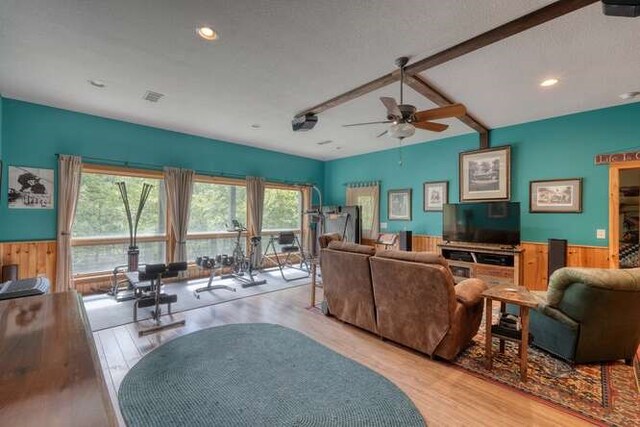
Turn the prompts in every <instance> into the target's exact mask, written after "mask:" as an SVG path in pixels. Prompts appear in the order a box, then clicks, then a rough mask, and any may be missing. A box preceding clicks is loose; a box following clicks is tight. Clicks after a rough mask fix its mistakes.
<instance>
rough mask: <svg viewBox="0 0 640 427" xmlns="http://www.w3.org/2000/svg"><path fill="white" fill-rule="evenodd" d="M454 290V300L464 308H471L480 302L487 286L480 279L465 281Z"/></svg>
mask: <svg viewBox="0 0 640 427" xmlns="http://www.w3.org/2000/svg"><path fill="white" fill-rule="evenodd" d="M454 289H455V291H456V299H457V300H458V301H459V302H460V303H462V304H463V305H465V306H466V307H472V306H474V305H476V304H478V303H479V302H482V293H483V292H484V291H485V290H486V289H487V284H486V283H485V282H483V281H482V280H480V279H466V280H463V281H462V282H460V283H458V284H457V285H456V287H455V288H454Z"/></svg>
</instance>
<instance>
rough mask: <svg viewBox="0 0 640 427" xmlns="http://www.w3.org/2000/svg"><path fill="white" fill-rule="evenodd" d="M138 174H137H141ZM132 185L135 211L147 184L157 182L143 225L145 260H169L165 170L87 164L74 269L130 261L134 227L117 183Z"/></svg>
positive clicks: (100, 270)
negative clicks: (131, 229) (122, 182)
mask: <svg viewBox="0 0 640 427" xmlns="http://www.w3.org/2000/svg"><path fill="white" fill-rule="evenodd" d="M136 174H137V175H138V176H136ZM120 181H124V182H125V183H126V184H127V193H128V195H129V201H130V204H131V210H132V214H133V215H135V211H136V210H137V205H138V200H139V197H140V192H141V190H142V185H143V183H148V184H151V185H152V186H153V189H152V190H151V193H150V194H149V199H148V200H147V204H146V205H145V208H144V210H143V211H142V215H141V217H140V222H139V224H138V247H139V248H140V263H141V264H142V263H156V262H165V258H166V241H167V231H166V230H167V225H166V222H167V214H166V206H165V201H164V181H163V180H162V175H161V174H160V173H157V174H156V173H152V172H144V171H140V172H139V173H138V172H135V171H132V170H126V169H122V170H120V169H114V170H108V169H107V168H104V169H102V168H100V167H97V166H93V167H92V166H85V169H84V170H83V175H82V182H81V184H80V195H79V198H78V207H77V210H76V218H75V222H74V226H73V236H72V246H73V247H72V260H73V261H72V272H73V274H74V275H77V274H88V273H103V272H108V271H111V270H113V268H114V267H116V266H118V265H124V264H126V263H127V249H128V247H129V229H128V225H127V219H126V214H125V210H124V205H123V203H122V198H121V196H120V191H119V190H118V187H117V186H116V182H120Z"/></svg>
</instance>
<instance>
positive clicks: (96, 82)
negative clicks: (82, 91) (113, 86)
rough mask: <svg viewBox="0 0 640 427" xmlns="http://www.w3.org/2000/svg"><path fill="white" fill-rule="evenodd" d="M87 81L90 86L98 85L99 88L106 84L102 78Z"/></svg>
mask: <svg viewBox="0 0 640 427" xmlns="http://www.w3.org/2000/svg"><path fill="white" fill-rule="evenodd" d="M88 82H89V84H90V85H91V86H95V87H99V88H100V89H102V88H103V87H105V86H106V84H105V82H104V81H102V80H88Z"/></svg>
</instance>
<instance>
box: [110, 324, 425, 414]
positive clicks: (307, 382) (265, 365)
mask: <svg viewBox="0 0 640 427" xmlns="http://www.w3.org/2000/svg"><path fill="white" fill-rule="evenodd" d="M118 400H119V403H120V409H121V411H122V415H123V417H124V419H125V421H126V423H127V425H129V426H225V427H229V426H252V427H256V426H349V427H352V426H353V427H360V426H362V427H377V426H385V427H388V426H403V427H404V426H424V425H425V423H424V420H423V418H422V416H421V415H420V413H419V412H418V410H417V409H416V407H415V406H414V405H413V403H412V402H411V400H409V398H408V397H407V396H406V395H405V394H404V393H403V392H402V391H401V390H400V389H399V388H398V387H396V386H395V385H394V384H392V383H391V382H390V381H388V380H387V379H386V378H384V377H382V376H380V375H378V374H377V373H375V372H373V371H372V370H370V369H369V368H366V367H364V366H362V365H360V364H359V363H356V362H354V361H352V360H350V359H347V358H346V357H343V356H341V355H339V354H338V353H336V352H334V351H333V350H330V349H328V348H327V347H325V346H323V345H321V344H318V343H317V342H315V341H313V340H312V339H310V338H308V337H306V336H305V335H303V334H301V333H299V332H296V331H293V330H291V329H288V328H285V327H282V326H278V325H272V324H265V323H257V324H256V323H249V324H235V325H225V326H220V327H215V328H209V329H205V330H202V331H198V332H194V333H192V334H189V335H185V336H182V337H179V338H176V339H174V340H173V341H170V342H168V343H166V344H164V345H162V346H161V347H159V348H158V349H156V350H154V351H153V352H151V353H149V354H148V355H146V356H145V357H143V358H142V359H141V360H140V361H139V362H138V363H137V364H136V365H135V366H134V367H133V368H132V369H131V370H130V371H129V373H128V374H127V376H126V377H125V378H124V380H123V382H122V384H121V386H120V390H119V391H118Z"/></svg>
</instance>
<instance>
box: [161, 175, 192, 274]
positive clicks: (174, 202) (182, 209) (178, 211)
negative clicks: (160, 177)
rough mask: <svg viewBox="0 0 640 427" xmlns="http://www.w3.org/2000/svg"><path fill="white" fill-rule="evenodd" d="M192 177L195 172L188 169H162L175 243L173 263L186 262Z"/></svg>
mask: <svg viewBox="0 0 640 427" xmlns="http://www.w3.org/2000/svg"><path fill="white" fill-rule="evenodd" d="M194 175H195V172H194V171H192V170H189V169H178V168H164V189H165V193H166V195H167V209H168V210H169V221H170V224H171V230H172V231H173V239H174V243H175V250H174V252H173V262H181V261H186V260H187V231H188V229H189V212H190V208H191V195H192V194H193V177H194Z"/></svg>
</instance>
